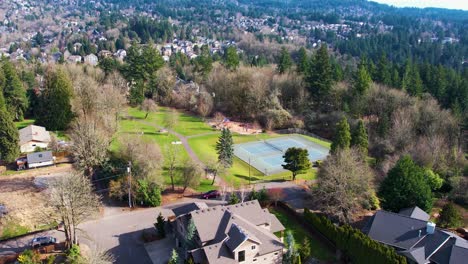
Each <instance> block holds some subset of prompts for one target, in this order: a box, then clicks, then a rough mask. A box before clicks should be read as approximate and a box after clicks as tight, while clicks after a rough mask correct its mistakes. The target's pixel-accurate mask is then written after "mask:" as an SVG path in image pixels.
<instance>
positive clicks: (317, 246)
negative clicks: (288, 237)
mask: <svg viewBox="0 0 468 264" xmlns="http://www.w3.org/2000/svg"><path fill="white" fill-rule="evenodd" d="M270 212H271V213H273V214H274V215H275V216H276V217H277V218H278V220H279V221H280V222H281V223H282V224H283V226H284V227H285V228H286V230H290V231H291V232H292V234H293V236H294V240H295V242H296V247H297V248H299V247H300V246H301V244H302V242H303V241H304V238H305V237H307V238H308V239H309V241H310V246H311V253H312V257H314V258H317V259H319V260H322V261H331V260H333V252H331V251H330V250H329V249H328V248H327V247H326V246H325V245H324V244H323V243H322V242H321V241H319V240H317V239H315V238H314V237H313V236H311V235H310V234H309V233H307V231H306V230H304V228H303V227H302V226H301V225H299V223H298V222H296V220H294V219H291V218H290V217H289V216H288V215H286V214H285V213H283V212H282V211H277V210H274V209H270Z"/></svg>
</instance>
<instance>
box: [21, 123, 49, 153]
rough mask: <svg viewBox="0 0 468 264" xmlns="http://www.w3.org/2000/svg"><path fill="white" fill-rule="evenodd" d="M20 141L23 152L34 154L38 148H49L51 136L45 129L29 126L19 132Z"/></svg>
mask: <svg viewBox="0 0 468 264" xmlns="http://www.w3.org/2000/svg"><path fill="white" fill-rule="evenodd" d="M19 139H20V150H21V152H23V153H26V152H33V151H34V149H35V148H36V147H40V148H47V146H48V145H49V143H50V134H49V132H48V131H47V130H46V129H45V127H41V126H35V125H29V126H27V127H25V128H23V129H20V130H19Z"/></svg>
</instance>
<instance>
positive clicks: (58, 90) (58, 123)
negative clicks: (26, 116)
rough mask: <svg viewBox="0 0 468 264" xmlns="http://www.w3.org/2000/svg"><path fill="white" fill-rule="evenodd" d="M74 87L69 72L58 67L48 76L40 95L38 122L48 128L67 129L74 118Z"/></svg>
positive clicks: (53, 129)
mask: <svg viewBox="0 0 468 264" xmlns="http://www.w3.org/2000/svg"><path fill="white" fill-rule="evenodd" d="M72 96H73V87H72V83H71V81H70V79H69V78H68V76H67V74H66V73H65V72H64V71H63V70H61V69H58V70H56V71H55V72H54V71H50V72H48V73H47V76H46V85H45V90H44V91H43V92H42V95H41V97H40V109H39V111H38V113H37V117H36V118H37V119H36V122H37V124H39V125H42V126H45V127H46V128H47V130H51V131H56V130H65V129H66V128H67V127H68V125H69V124H70V122H71V121H72V119H73V116H74V114H73V112H72V108H71V98H72Z"/></svg>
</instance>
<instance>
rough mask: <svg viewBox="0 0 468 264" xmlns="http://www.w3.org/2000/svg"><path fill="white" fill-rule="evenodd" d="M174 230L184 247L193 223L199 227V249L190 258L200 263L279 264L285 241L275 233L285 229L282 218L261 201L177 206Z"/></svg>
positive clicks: (196, 237)
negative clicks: (265, 206)
mask: <svg viewBox="0 0 468 264" xmlns="http://www.w3.org/2000/svg"><path fill="white" fill-rule="evenodd" d="M173 211H174V214H175V216H176V218H175V219H174V220H173V222H172V224H173V229H174V233H175V237H176V244H177V246H178V247H182V246H183V243H184V242H183V241H184V240H185V237H186V232H187V229H188V225H189V223H190V222H193V224H194V226H195V228H196V232H195V233H196V234H195V244H196V246H195V248H194V249H191V250H189V251H188V252H187V256H188V258H190V259H192V260H193V262H194V263H199V264H207V263H210V264H216V263H222V264H230V263H233V264H234V263H262V264H279V263H281V262H282V259H283V249H284V247H285V246H284V244H283V242H282V239H281V238H279V237H277V236H276V235H275V233H277V232H282V231H284V229H285V228H284V226H283V225H282V224H281V223H280V222H279V220H278V218H276V216H274V215H273V214H271V213H270V212H269V211H268V210H267V209H262V208H261V207H260V204H259V203H258V201H256V200H255V201H248V202H243V203H239V204H235V205H227V206H224V205H218V206H214V207H208V206H207V205H206V204H204V203H193V204H188V205H184V206H182V207H179V208H175V209H173Z"/></svg>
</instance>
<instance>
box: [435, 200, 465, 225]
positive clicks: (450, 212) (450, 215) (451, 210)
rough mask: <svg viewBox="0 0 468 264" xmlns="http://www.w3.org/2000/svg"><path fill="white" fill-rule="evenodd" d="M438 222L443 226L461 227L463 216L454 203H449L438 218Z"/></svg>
mask: <svg viewBox="0 0 468 264" xmlns="http://www.w3.org/2000/svg"><path fill="white" fill-rule="evenodd" d="M437 222H438V224H439V225H440V226H441V227H445V228H448V227H452V228H454V227H459V226H461V225H462V216H461V215H460V212H458V210H457V208H456V207H455V206H454V205H453V204H452V203H447V204H446V205H444V207H443V208H442V211H441V212H440V216H439V219H438V221H437Z"/></svg>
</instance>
